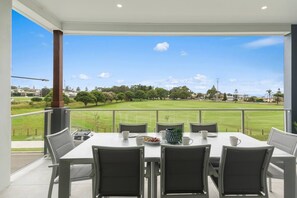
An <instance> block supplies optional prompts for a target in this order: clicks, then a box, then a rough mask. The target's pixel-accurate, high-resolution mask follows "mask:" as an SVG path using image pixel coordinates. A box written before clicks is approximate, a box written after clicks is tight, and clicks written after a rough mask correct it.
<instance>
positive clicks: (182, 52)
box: [180, 51, 188, 56]
mask: <svg viewBox="0 0 297 198" xmlns="http://www.w3.org/2000/svg"><path fill="white" fill-rule="evenodd" d="M180 55H181V56H187V55H188V53H187V52H186V51H180Z"/></svg>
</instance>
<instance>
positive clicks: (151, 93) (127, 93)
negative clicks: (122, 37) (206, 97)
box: [74, 85, 193, 106]
mask: <svg viewBox="0 0 297 198" xmlns="http://www.w3.org/2000/svg"><path fill="white" fill-rule="evenodd" d="M192 93H193V92H192V91H191V90H190V89H189V88H188V87H186V86H181V87H174V88H172V89H171V90H169V91H168V90H166V89H164V88H159V87H156V88H154V87H152V86H146V85H132V86H131V87H128V86H124V85H123V86H113V87H111V88H95V89H94V90H92V91H90V92H89V91H80V92H78V93H77V95H76V97H75V98H74V100H76V101H79V102H83V103H84V105H85V106H87V105H88V103H95V104H96V105H98V103H106V102H112V101H113V100H115V101H133V100H140V101H141V100H146V99H149V100H164V99H166V98H170V99H173V100H176V99H187V98H189V97H191V95H192Z"/></svg>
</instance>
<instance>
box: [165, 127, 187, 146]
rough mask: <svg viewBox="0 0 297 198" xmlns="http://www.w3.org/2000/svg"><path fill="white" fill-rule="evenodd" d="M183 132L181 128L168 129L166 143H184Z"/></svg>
mask: <svg viewBox="0 0 297 198" xmlns="http://www.w3.org/2000/svg"><path fill="white" fill-rule="evenodd" d="M182 137H183V132H182V130H181V129H180V128H169V129H166V141H167V143H169V144H180V143H181V141H182Z"/></svg>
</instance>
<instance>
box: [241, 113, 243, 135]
mask: <svg viewBox="0 0 297 198" xmlns="http://www.w3.org/2000/svg"><path fill="white" fill-rule="evenodd" d="M241 131H242V133H243V134H244V110H241Z"/></svg>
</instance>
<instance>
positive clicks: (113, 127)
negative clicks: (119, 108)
mask: <svg viewBox="0 0 297 198" xmlns="http://www.w3.org/2000/svg"><path fill="white" fill-rule="evenodd" d="M115 116H116V115H115V110H112V131H113V132H116V131H115V121H116V120H115Z"/></svg>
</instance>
